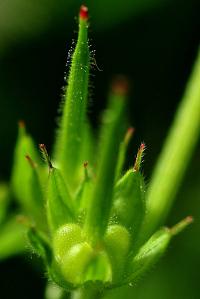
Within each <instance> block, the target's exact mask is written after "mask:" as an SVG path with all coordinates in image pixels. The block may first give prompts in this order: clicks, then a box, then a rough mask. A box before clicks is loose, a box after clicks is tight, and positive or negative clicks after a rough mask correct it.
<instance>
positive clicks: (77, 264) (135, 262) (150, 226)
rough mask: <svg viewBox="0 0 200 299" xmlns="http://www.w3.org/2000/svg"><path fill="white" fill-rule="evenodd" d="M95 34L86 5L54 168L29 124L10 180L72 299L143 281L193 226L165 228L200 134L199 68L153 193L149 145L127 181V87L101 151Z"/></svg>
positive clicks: (113, 105) (114, 93)
mask: <svg viewBox="0 0 200 299" xmlns="http://www.w3.org/2000/svg"><path fill="white" fill-rule="evenodd" d="M87 34H88V12H87V8H86V7H84V6H82V7H81V10H80V18H79V34H78V41H77V44H76V47H75V50H74V53H73V55H72V58H71V67H70V72H69V77H68V86H67V89H66V92H65V98H64V100H63V103H62V105H61V110H62V114H61V119H60V124H59V129H58V131H57V133H56V139H55V145H54V149H53V153H52V159H51V158H50V157H49V155H48V152H47V149H46V147H45V145H44V144H40V150H41V152H42V155H43V157H44V160H45V162H46V164H44V163H42V161H41V159H40V157H39V155H38V151H37V147H35V145H34V142H33V140H32V138H31V137H30V136H29V135H28V134H27V132H26V128H25V125H24V123H23V122H20V124H19V134H18V139H17V144H16V148H15V154H14V163H13V171H12V178H11V192H12V193H13V194H14V197H15V198H16V199H17V200H18V202H19V204H20V207H21V211H22V212H23V214H24V215H25V217H24V218H21V220H22V222H24V223H26V224H27V226H28V238H29V241H30V243H31V245H32V247H33V249H34V250H35V252H36V253H37V254H38V255H39V256H41V257H42V259H43V261H44V264H45V266H46V269H47V272H48V276H49V277H50V278H51V279H52V280H53V281H54V282H55V283H56V284H57V285H59V286H60V287H62V288H63V289H64V290H66V291H70V292H71V293H72V298H98V297H101V296H102V295H103V293H104V291H106V290H107V289H111V288H115V287H118V286H121V285H124V284H128V283H132V282H135V281H136V280H138V279H139V278H140V277H141V276H142V275H144V274H145V273H146V272H147V271H148V270H149V268H151V266H152V265H153V264H154V263H155V262H156V261H157V260H158V259H159V258H160V257H161V255H162V254H163V253H164V252H165V250H166V248H167V246H168V244H169V242H170V240H171V238H172V237H173V236H174V235H176V234H177V233H179V232H180V231H181V230H182V229H183V228H184V227H185V226H187V225H188V224H189V223H190V222H191V221H192V218H191V217H187V218H185V219H184V220H182V221H181V222H179V223H178V224H176V225H175V226H174V227H172V228H170V229H169V228H160V226H161V225H162V224H163V223H164V221H165V218H166V216H167V214H168V212H169V209H170V206H171V204H172V202H173V200H174V198H175V192H176V190H177V188H178V185H179V184H180V181H181V179H182V176H183V174H184V171H185V168H186V165H187V164H188V162H189V158H190V157H191V154H192V150H193V148H194V146H195V143H196V141H197V138H198V133H199V128H200V91H199V88H198V82H199V74H200V61H199V59H198V60H197V64H196V66H195V69H194V73H193V74H192V77H191V80H190V82H189V85H188V87H187V92H186V95H185V97H184V99H183V102H182V104H181V106H180V108H179V110H178V113H177V116H176V120H175V122H174V124H173V126H172V129H171V131H170V133H169V137H168V139H167V141H166V146H165V147H164V151H163V153H162V154H161V158H160V160H159V161H158V164H157V167H156V168H155V172H154V174H153V177H152V180H151V182H150V184H149V186H148V188H146V187H145V183H144V178H143V175H142V173H141V163H142V160H143V155H144V150H145V145H144V143H142V144H141V146H140V148H139V150H138V153H137V156H136V159H135V163H134V165H133V167H132V168H131V169H129V170H128V171H127V172H126V173H125V174H123V166H124V160H125V155H126V149H127V146H128V143H129V140H130V138H131V135H132V133H133V129H131V128H129V129H128V130H127V132H126V128H125V111H126V109H125V108H126V97H127V91H128V86H127V82H126V80H125V79H124V78H118V79H117V80H115V81H114V83H113V85H112V89H111V92H110V97H109V102H108V108H107V110H106V111H105V113H104V115H103V121H102V126H101V128H100V133H99V141H98V142H97V141H96V140H95V137H94V135H93V132H92V128H91V127H90V123H89V121H88V119H87V113H86V112H87V98H88V81H89V71H90V70H89V68H90V63H91V60H92V59H93V58H92V57H91V55H90V51H89V46H88V36H87ZM66 99H67V101H66ZM123 136H125V137H123ZM25 157H26V159H25ZM46 165H47V166H48V167H47V166H46ZM171 170H173V171H171ZM172 174H173V176H172ZM44 186H45V187H44ZM2 188H3V187H2ZM146 189H147V192H146ZM2 190H3V189H2ZM6 190H7V189H6ZM6 192H7V191H6ZM6 194H7V193H4V194H3V196H2V197H4V198H5V197H6V196H7V195H6ZM3 207H4V208H5V210H6V206H5V205H4V204H3ZM2 211H4V210H3V209H2ZM2 215H3V216H2V219H5V216H4V215H5V213H4V212H3V213H2ZM2 222H3V221H2ZM20 229H21V228H20ZM4 235H5V234H4ZM8 238H9V234H8ZM21 243H22V242H21V241H20V244H21ZM61 296H64V295H63V294H61V295H60V297H61Z"/></svg>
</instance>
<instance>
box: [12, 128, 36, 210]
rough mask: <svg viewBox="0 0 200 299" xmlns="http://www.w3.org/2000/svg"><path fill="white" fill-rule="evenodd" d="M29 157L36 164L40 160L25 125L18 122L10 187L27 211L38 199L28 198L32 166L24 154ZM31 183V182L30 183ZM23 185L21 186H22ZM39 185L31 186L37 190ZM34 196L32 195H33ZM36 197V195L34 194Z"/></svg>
mask: <svg viewBox="0 0 200 299" xmlns="http://www.w3.org/2000/svg"><path fill="white" fill-rule="evenodd" d="M27 155H28V156H29V157H31V159H32V161H34V163H36V164H37V165H38V164H39V162H40V159H39V156H38V153H37V150H36V147H35V145H34V142H33V140H32V138H31V137H30V136H29V135H28V134H27V133H26V130H25V126H24V124H23V123H22V122H21V123H20V124H19V133H18V139H17V143H16V146H15V151H14V161H13V169H12V175H11V188H12V191H13V193H14V196H15V197H16V199H17V200H18V201H19V203H20V204H21V205H22V208H23V209H24V210H25V211H26V212H27V211H29V212H31V211H32V208H33V206H34V204H36V202H37V201H38V200H39V199H38V198H35V200H32V199H31V198H30V194H31V192H32V191H31V190H30V189H32V187H31V184H32V175H33V168H32V167H30V165H29V163H27V161H26V158H25V157H26V156H27ZM30 183H31V184H30ZM22 186H23V188H22ZM39 188H40V187H39V186H37V187H35V186H34V188H33V190H34V189H35V191H36V192H37V191H38V190H39ZM33 197H34V196H33ZM36 197H37V196H36Z"/></svg>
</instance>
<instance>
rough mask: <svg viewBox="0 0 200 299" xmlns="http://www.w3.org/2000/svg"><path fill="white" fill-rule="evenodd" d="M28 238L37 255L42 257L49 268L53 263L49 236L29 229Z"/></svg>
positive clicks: (32, 228) (34, 229)
mask: <svg viewBox="0 0 200 299" xmlns="http://www.w3.org/2000/svg"><path fill="white" fill-rule="evenodd" d="M27 236H28V239H29V242H30V244H31V246H32V248H33V250H34V251H35V253H36V254H37V255H38V256H40V257H42V259H43V260H44V262H45V264H46V265H47V267H48V266H49V265H50V264H51V261H52V252H51V247H50V242H49V239H48V238H47V236H46V235H45V234H44V233H43V232H41V231H39V230H37V229H36V228H34V227H31V228H29V230H28V232H27Z"/></svg>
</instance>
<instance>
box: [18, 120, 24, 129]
mask: <svg viewBox="0 0 200 299" xmlns="http://www.w3.org/2000/svg"><path fill="white" fill-rule="evenodd" d="M18 126H19V128H21V129H24V128H25V122H24V121H23V120H19V121H18Z"/></svg>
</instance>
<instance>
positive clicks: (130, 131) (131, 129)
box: [124, 127, 135, 144]
mask: <svg viewBox="0 0 200 299" xmlns="http://www.w3.org/2000/svg"><path fill="white" fill-rule="evenodd" d="M134 132H135V128H133V127H130V128H128V130H127V131H126V135H125V138H124V142H125V144H128V143H129V141H130V139H131V137H132V136H133V133H134Z"/></svg>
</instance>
